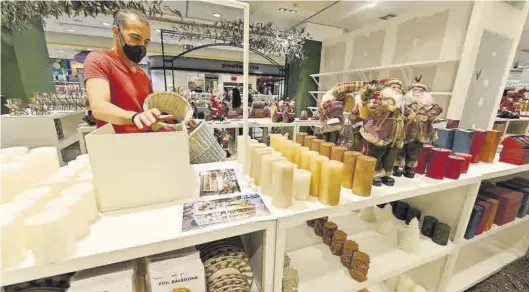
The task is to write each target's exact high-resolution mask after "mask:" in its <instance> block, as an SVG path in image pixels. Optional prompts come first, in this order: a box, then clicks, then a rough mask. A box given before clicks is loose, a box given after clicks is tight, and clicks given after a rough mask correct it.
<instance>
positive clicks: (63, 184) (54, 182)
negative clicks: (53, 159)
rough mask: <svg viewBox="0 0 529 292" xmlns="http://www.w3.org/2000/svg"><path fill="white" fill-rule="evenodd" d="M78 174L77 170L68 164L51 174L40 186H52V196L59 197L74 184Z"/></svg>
mask: <svg viewBox="0 0 529 292" xmlns="http://www.w3.org/2000/svg"><path fill="white" fill-rule="evenodd" d="M77 175H78V174H77V170H76V169H75V168H72V167H70V166H69V165H68V167H66V168H63V167H61V169H60V170H59V171H57V172H55V173H54V174H52V175H50V176H49V177H48V178H47V179H46V180H44V181H43V182H41V183H40V184H39V185H38V186H39V187H49V188H51V191H52V196H53V197H59V196H60V195H61V192H62V191H63V190H64V189H66V188H69V187H70V186H71V185H72V184H73V182H74V180H75V179H76V178H77Z"/></svg>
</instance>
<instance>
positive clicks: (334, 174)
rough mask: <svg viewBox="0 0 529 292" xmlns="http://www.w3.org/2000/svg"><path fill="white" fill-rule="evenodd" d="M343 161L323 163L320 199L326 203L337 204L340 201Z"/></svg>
mask: <svg viewBox="0 0 529 292" xmlns="http://www.w3.org/2000/svg"><path fill="white" fill-rule="evenodd" d="M342 169H343V163H341V162H339V161H335V160H331V161H329V162H328V163H324V164H322V172H321V182H320V184H321V187H320V195H319V197H318V198H319V199H320V202H322V203H323V204H325V205H329V206H335V205H338V203H339V202H340V190H341V188H342V184H341V183H342Z"/></svg>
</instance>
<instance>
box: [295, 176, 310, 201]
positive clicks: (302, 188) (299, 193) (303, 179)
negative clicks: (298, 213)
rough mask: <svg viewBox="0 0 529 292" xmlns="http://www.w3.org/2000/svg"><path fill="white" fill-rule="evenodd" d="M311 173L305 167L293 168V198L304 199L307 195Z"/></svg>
mask: <svg viewBox="0 0 529 292" xmlns="http://www.w3.org/2000/svg"><path fill="white" fill-rule="evenodd" d="M310 182H311V173H310V171H308V170H305V169H296V170H294V185H293V187H292V190H293V194H292V196H293V197H294V199H295V200H298V201H305V200H306V199H307V198H308V197H309V191H310V185H311V183H310Z"/></svg>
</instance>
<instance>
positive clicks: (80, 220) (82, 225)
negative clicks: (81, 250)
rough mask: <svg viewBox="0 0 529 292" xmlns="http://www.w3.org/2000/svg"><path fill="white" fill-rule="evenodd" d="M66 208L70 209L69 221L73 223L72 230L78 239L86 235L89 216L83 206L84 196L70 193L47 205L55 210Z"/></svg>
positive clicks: (48, 208)
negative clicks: (87, 216)
mask: <svg viewBox="0 0 529 292" xmlns="http://www.w3.org/2000/svg"><path fill="white" fill-rule="evenodd" d="M61 208H66V209H68V211H69V212H68V215H67V217H68V218H67V219H66V220H67V221H69V222H70V223H71V230H70V232H72V233H73V234H75V238H76V239H77V240H79V239H81V238H83V237H85V236H86V235H87V234H88V231H89V228H88V226H89V225H88V218H86V213H85V212H84V210H83V206H82V197H81V196H80V195H78V194H70V195H68V196H60V197H58V198H55V199H53V200H51V201H49V202H48V203H47V204H46V205H45V209H47V210H55V209H61Z"/></svg>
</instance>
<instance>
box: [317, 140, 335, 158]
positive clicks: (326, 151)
mask: <svg viewBox="0 0 529 292" xmlns="http://www.w3.org/2000/svg"><path fill="white" fill-rule="evenodd" d="M333 146H334V143H330V142H324V143H321V145H320V154H321V155H323V156H327V157H329V159H330V158H331V150H332V147H333Z"/></svg>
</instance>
